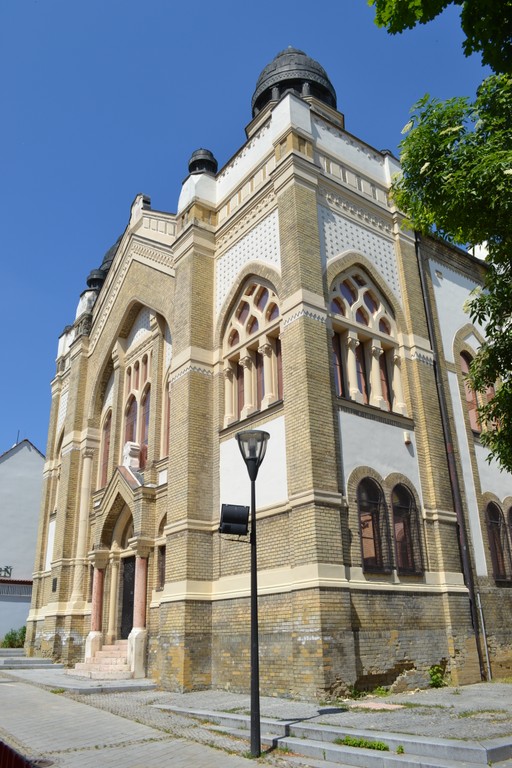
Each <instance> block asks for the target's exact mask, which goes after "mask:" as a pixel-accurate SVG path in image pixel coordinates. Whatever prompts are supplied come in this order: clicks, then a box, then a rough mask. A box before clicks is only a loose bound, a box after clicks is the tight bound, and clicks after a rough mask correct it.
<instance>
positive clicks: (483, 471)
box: [475, 445, 512, 501]
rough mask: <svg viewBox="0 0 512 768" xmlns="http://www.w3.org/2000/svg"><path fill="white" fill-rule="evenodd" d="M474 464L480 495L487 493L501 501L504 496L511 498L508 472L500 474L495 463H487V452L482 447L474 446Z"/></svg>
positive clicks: (511, 477) (511, 484)
mask: <svg viewBox="0 0 512 768" xmlns="http://www.w3.org/2000/svg"><path fill="white" fill-rule="evenodd" d="M475 454H476V463H477V465H478V474H479V476H480V486H481V488H482V493H486V491H489V492H490V493H495V494H496V496H498V498H499V499H500V501H503V500H504V499H505V497H506V496H512V475H511V474H510V472H505V471H503V472H500V467H499V464H498V462H497V461H494V460H492V461H491V462H490V463H489V462H488V461H487V457H488V456H489V451H488V450H487V448H484V446H483V445H475Z"/></svg>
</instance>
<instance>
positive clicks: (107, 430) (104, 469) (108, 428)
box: [99, 411, 112, 488]
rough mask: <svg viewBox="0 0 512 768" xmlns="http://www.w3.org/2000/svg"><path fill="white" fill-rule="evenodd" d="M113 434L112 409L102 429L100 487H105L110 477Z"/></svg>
mask: <svg viewBox="0 0 512 768" xmlns="http://www.w3.org/2000/svg"><path fill="white" fill-rule="evenodd" d="M111 435H112V411H109V412H108V413H107V416H106V418H105V421H104V422H103V429H102V430H101V460H100V483H99V487H100V488H104V487H105V486H106V484H107V479H108V462H109V459H110V439H111Z"/></svg>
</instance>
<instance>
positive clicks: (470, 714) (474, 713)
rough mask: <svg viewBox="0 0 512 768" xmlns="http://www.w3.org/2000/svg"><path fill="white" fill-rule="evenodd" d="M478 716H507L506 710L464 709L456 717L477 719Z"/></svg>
mask: <svg viewBox="0 0 512 768" xmlns="http://www.w3.org/2000/svg"><path fill="white" fill-rule="evenodd" d="M478 715H508V712H507V710H506V709H465V710H464V711H463V712H459V714H458V715H457V717H478Z"/></svg>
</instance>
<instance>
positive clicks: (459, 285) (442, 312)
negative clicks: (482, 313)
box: [430, 261, 484, 363]
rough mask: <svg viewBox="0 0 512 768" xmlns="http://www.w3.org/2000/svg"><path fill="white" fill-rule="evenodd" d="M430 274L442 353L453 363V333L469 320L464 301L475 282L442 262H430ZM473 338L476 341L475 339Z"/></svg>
mask: <svg viewBox="0 0 512 768" xmlns="http://www.w3.org/2000/svg"><path fill="white" fill-rule="evenodd" d="M439 273H440V275H441V276H440V275H439ZM430 274H431V276H432V284H433V286H434V296H435V302H436V309H437V314H438V317H439V325H440V327H441V339H442V344H443V353H444V356H445V358H446V360H448V361H449V362H451V363H453V362H454V359H453V340H454V338H455V335H456V333H457V332H458V331H459V329H460V328H462V326H464V325H466V324H467V323H469V322H471V321H470V317H469V314H468V313H467V312H465V311H464V302H465V301H466V300H467V298H468V297H469V294H470V293H471V291H472V290H473V288H475V287H476V285H477V284H476V283H475V282H474V281H473V280H470V279H469V278H467V277H465V276H464V275H461V274H459V273H458V272H455V271H454V270H451V269H448V268H447V267H446V266H445V265H444V264H438V263H436V262H435V261H431V262H430ZM477 327H478V326H477ZM478 329H479V331H480V332H481V333H482V334H483V332H484V329H483V328H482V327H478ZM473 338H474V337H473ZM474 340H475V341H476V339H474Z"/></svg>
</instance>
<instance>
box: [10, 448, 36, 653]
mask: <svg viewBox="0 0 512 768" xmlns="http://www.w3.org/2000/svg"><path fill="white" fill-rule="evenodd" d="M43 466H44V456H43V454H42V453H41V452H40V451H38V450H37V448H36V447H35V446H34V445H32V443H31V442H30V440H22V441H21V442H20V443H17V444H16V445H14V446H13V447H12V448H10V449H9V450H8V451H6V452H5V453H3V454H2V455H1V456H0V526H1V532H2V535H1V537H0V638H2V637H3V636H4V635H5V633H6V632H8V631H9V630H10V629H19V628H20V627H22V626H23V625H24V624H25V622H26V620H27V616H28V612H29V609H30V599H31V596H32V570H33V567H34V557H35V551H36V541H37V522H38V518H39V506H40V503H41V488H42V483H43Z"/></svg>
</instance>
